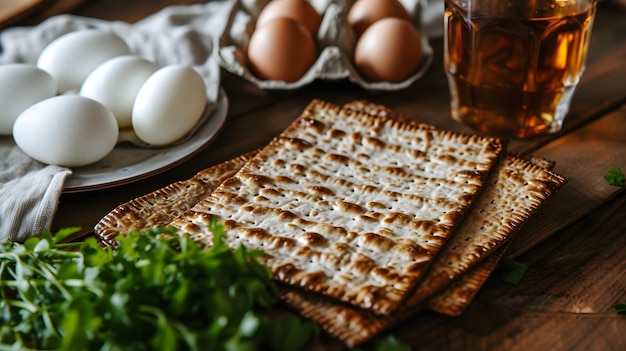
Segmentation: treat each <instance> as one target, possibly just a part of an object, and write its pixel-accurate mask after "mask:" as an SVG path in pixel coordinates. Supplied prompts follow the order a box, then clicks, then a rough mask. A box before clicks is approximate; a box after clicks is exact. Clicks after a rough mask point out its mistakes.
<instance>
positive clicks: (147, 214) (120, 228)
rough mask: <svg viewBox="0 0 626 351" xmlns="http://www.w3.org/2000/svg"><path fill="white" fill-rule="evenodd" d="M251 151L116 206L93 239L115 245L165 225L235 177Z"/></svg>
mask: <svg viewBox="0 0 626 351" xmlns="http://www.w3.org/2000/svg"><path fill="white" fill-rule="evenodd" d="M253 154H254V152H250V153H248V154H244V155H241V156H239V157H236V158H233V159H231V160H228V161H226V162H223V163H220V164H218V165H215V166H213V167H209V168H206V169H203V170H202V171H200V172H198V173H197V174H196V175H195V176H194V177H193V178H190V179H187V180H183V181H179V182H176V183H172V184H170V185H168V186H166V187H164V188H161V189H159V190H156V191H154V192H151V193H149V194H146V195H143V196H141V197H138V198H136V199H133V200H131V201H128V202H126V203H124V204H122V205H119V206H117V207H116V208H115V209H113V210H112V211H111V212H109V213H108V214H107V215H106V216H104V217H103V218H102V219H101V220H100V221H98V223H97V224H96V225H95V227H94V231H95V235H96V237H97V238H98V239H99V240H100V241H101V242H102V243H103V244H105V245H115V237H116V236H118V235H123V234H126V233H128V232H129V231H131V230H145V229H149V228H153V227H158V226H166V225H168V224H169V223H170V222H171V221H172V219H174V218H175V217H177V216H179V215H181V214H182V213H183V212H185V211H187V210H188V209H190V208H191V207H193V206H194V205H195V204H197V203H198V202H199V201H200V200H201V199H203V198H204V197H206V196H207V195H208V194H209V193H210V192H211V191H213V189H215V188H216V187H217V186H218V185H219V184H220V183H221V182H222V181H224V179H226V178H228V177H230V176H231V175H233V174H235V172H237V171H238V170H239V169H240V168H241V167H242V166H243V165H244V163H245V162H247V161H248V160H249V159H250V157H252V155H253Z"/></svg>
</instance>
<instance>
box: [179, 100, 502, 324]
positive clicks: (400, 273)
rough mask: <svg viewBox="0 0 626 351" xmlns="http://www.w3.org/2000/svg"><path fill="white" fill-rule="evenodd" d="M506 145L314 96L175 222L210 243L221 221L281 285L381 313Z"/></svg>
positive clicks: (409, 283) (407, 284) (434, 248)
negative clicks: (212, 221) (213, 221)
mask: <svg viewBox="0 0 626 351" xmlns="http://www.w3.org/2000/svg"><path fill="white" fill-rule="evenodd" d="M346 136H349V137H346ZM502 149H503V144H502V141H501V140H499V139H496V138H488V137H479V136H473V135H464V134H457V133H452V132H444V131H439V130H435V129H432V128H427V127H425V126H423V125H420V124H417V123H402V122H399V121H397V120H393V119H390V118H384V117H376V116H372V115H368V114H365V113H359V112H355V111H352V110H345V109H341V108H340V107H338V106H335V105H332V104H329V103H324V102H321V101H319V100H315V101H313V102H312V103H311V104H310V105H309V106H308V107H307V109H306V110H305V111H304V113H303V114H302V115H301V116H300V117H299V118H297V119H296V120H295V121H294V122H293V123H292V124H291V125H290V126H289V127H287V128H286V129H285V131H284V132H283V133H281V135H279V136H277V137H276V138H274V139H273V140H272V141H271V142H270V143H269V145H268V146H266V147H265V148H263V149H262V150H261V151H260V152H259V153H258V154H257V155H256V156H255V157H253V158H252V159H251V160H250V161H249V162H248V163H247V164H246V165H244V166H243V168H242V169H241V170H240V171H239V172H237V173H236V174H235V175H234V176H233V177H231V178H229V179H228V180H226V181H225V182H224V183H222V184H221V185H220V186H219V187H218V188H217V189H216V190H215V191H214V192H213V193H212V194H211V195H209V196H208V197H207V198H205V199H204V200H202V201H201V202H200V203H198V205H196V206H195V207H194V208H193V209H192V210H190V211H188V212H186V213H185V214H184V215H183V216H181V217H179V218H177V219H176V220H174V221H173V222H172V224H173V225H175V226H176V227H178V228H179V229H181V231H182V232H185V233H187V234H188V235H190V236H192V238H194V239H195V240H199V241H201V242H204V243H206V244H207V245H210V243H211V240H212V237H211V234H210V232H209V230H208V227H207V222H208V219H209V218H210V217H217V218H218V219H221V220H223V221H224V222H225V224H226V227H227V228H226V229H227V232H228V237H227V239H226V241H227V243H228V244H229V245H231V246H232V247H236V246H238V245H240V244H243V245H246V246H248V247H251V248H261V249H263V250H264V251H265V253H266V255H265V257H263V262H264V263H265V264H267V265H268V266H269V267H270V268H271V270H272V272H273V273H274V276H275V277H276V279H278V280H279V281H282V282H284V283H286V284H290V285H293V286H298V287H300V288H303V289H305V290H308V291H313V292H317V293H320V294H323V295H326V296H328V297H331V298H334V299H338V300H341V301H344V302H346V303H349V304H352V305H354V306H359V307H361V308H366V309H370V310H372V311H374V312H376V313H381V314H388V313H391V312H392V311H393V310H394V309H395V308H397V307H398V305H399V303H400V301H401V300H402V298H403V297H404V295H405V294H406V293H407V292H408V291H409V290H410V289H411V288H412V287H413V286H414V285H415V283H416V282H417V281H418V280H419V279H420V278H421V276H422V274H423V272H424V271H425V269H426V268H427V267H428V265H429V264H430V262H431V261H432V258H433V257H434V256H435V255H436V253H437V252H438V251H439V250H440V248H441V247H442V245H443V243H444V242H445V241H446V239H447V237H448V236H449V235H450V233H451V231H452V230H453V228H454V227H455V226H456V225H457V223H458V222H459V221H460V220H461V218H462V217H463V216H464V215H465V213H466V212H467V210H468V209H469V207H470V206H471V204H472V202H473V200H474V199H475V197H476V196H477V195H478V193H479V191H480V189H481V187H482V185H483V183H484V181H485V178H486V177H487V175H488V174H489V172H490V171H491V169H492V168H493V166H494V165H495V163H496V161H497V159H498V157H499V154H500V152H501V151H502ZM458 150H462V151H458ZM461 152H462V154H461ZM353 155H358V156H353ZM310 240H312V241H313V242H315V243H318V245H310ZM389 252H393V254H391V255H390V254H389Z"/></svg>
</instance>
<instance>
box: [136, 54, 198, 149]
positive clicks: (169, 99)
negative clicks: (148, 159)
mask: <svg viewBox="0 0 626 351" xmlns="http://www.w3.org/2000/svg"><path fill="white" fill-rule="evenodd" d="M206 103H207V96H206V86H205V84H204V81H203V80H202V77H201V76H200V74H199V73H197V72H196V71H195V70H194V69H193V68H191V67H189V66H184V65H170V66H165V67H163V68H160V69H159V70H158V71H156V72H155V73H154V74H153V75H151V76H150V78H148V80H147V81H146V82H145V83H144V85H143V86H142V87H141V89H140V90H139V94H137V98H136V99H135V105H134V106H133V116H132V122H133V123H132V124H133V129H134V131H135V133H136V134H137V136H138V137H139V138H140V139H141V140H143V141H145V142H146V143H148V144H152V145H166V144H170V143H173V142H175V141H177V140H179V139H181V138H182V137H184V136H185V135H187V134H188V133H189V132H190V131H191V130H192V129H193V127H194V126H195V125H196V124H197V122H198V120H199V119H200V117H201V116H202V113H203V111H204V108H205V106H206Z"/></svg>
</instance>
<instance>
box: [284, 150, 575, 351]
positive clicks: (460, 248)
mask: <svg viewBox="0 0 626 351" xmlns="http://www.w3.org/2000/svg"><path fill="white" fill-rule="evenodd" d="M564 183H565V179H564V178H563V177H561V176H560V175H557V174H555V173H553V172H550V171H548V170H546V169H544V168H541V167H538V166H535V165H533V164H531V163H530V162H528V161H524V160H522V159H519V158H517V157H514V156H508V157H506V159H505V160H504V161H503V162H502V163H501V164H499V165H498V167H497V169H496V173H494V175H493V176H492V181H490V182H488V183H487V185H486V186H485V189H484V191H483V193H482V195H481V196H480V198H479V200H478V201H477V203H476V205H475V207H474V208H473V209H472V211H471V213H470V214H469V215H468V217H467V218H466V219H465V221H464V222H463V223H462V224H461V226H460V228H459V230H458V231H457V232H456V233H455V235H454V236H453V237H452V238H451V239H450V240H449V241H448V243H446V246H445V247H444V249H442V251H441V252H440V254H439V255H440V256H438V257H437V259H436V260H435V262H434V263H433V265H432V266H431V269H430V270H429V272H428V273H427V274H426V275H425V277H424V279H423V280H422V281H421V282H420V284H419V286H418V287H417V288H416V290H414V291H413V292H412V293H411V295H410V296H409V297H408V299H407V300H406V301H405V302H404V303H403V306H402V308H401V309H400V310H399V311H398V313H397V314H395V315H393V316H384V317H383V316H377V315H374V314H372V313H369V312H367V311H362V310H358V309H355V308H351V307H349V306H346V305H339V304H334V303H333V302H332V301H330V300H328V299H323V298H321V297H318V296H314V295H310V294H305V293H303V292H302V291H299V290H296V289H290V290H285V291H284V292H283V298H284V299H285V301H287V302H288V303H289V304H290V305H291V306H293V307H294V308H295V309H296V310H297V311H299V312H300V313H302V314H303V315H305V316H307V317H310V318H312V319H314V320H317V321H318V322H319V323H320V325H321V326H322V327H323V328H324V329H325V330H326V331H327V332H328V333H329V334H331V335H333V336H335V337H337V338H340V339H341V340H343V341H344V342H346V343H347V344H348V345H349V346H354V345H357V344H360V343H363V342H365V341H367V340H369V338H371V337H373V336H374V335H376V334H378V333H380V332H382V331H383V330H385V329H386V328H389V327H391V326H392V325H395V324H396V323H398V321H400V320H402V319H403V318H406V317H407V316H409V315H411V314H413V313H415V312H416V311H418V310H419V309H421V308H423V307H426V306H423V305H424V304H423V302H424V299H425V298H427V297H431V296H432V294H434V293H435V292H437V291H440V290H441V289H443V288H445V287H447V286H449V285H450V284H451V283H452V281H453V280H454V279H455V278H458V277H460V276H461V275H462V274H464V273H468V272H472V274H473V277H474V278H470V280H468V281H467V283H468V284H470V285H463V286H461V287H460V289H463V290H456V289H457V288H458V287H457V288H453V290H451V291H450V292H449V293H450V294H456V293H458V294H461V293H464V294H468V296H469V294H470V293H472V292H473V293H475V292H476V291H477V290H478V288H480V286H481V285H482V282H484V279H486V277H485V274H487V275H488V274H490V273H491V271H492V269H493V267H491V266H487V264H486V266H485V268H487V269H477V270H475V271H470V269H471V268H472V267H475V266H476V264H477V263H478V262H480V261H481V260H482V259H484V258H485V257H489V253H493V250H495V249H496V248H498V247H502V244H503V243H504V242H505V240H506V239H507V238H508V237H510V236H511V235H512V234H514V233H515V232H516V231H517V230H519V228H520V227H521V225H522V224H523V223H524V221H525V220H526V219H528V218H529V217H530V216H531V215H532V214H533V213H534V212H536V211H537V210H538V209H539V207H540V206H541V205H542V204H543V203H544V202H545V201H546V200H547V199H548V198H549V196H550V195H551V194H553V193H554V192H555V191H556V190H557V189H558V188H560V187H561V186H562V185H563V184H564ZM466 239H467V240H466ZM496 261H497V260H496ZM479 268H480V267H479ZM443 293H446V292H445V291H444V292H443ZM472 296H473V295H472ZM447 298H448V301H452V302H454V303H455V304H458V305H460V304H461V303H462V301H461V300H462V296H460V295H459V299H455V298H456V296H448V297H447ZM445 299H446V298H445V297H444V298H443V300H444V301H441V300H440V301H434V302H433V306H434V307H435V308H436V309H437V310H440V311H446V308H447V307H446V306H445V305H444V304H443V302H445ZM450 308H451V309H452V308H454V306H450ZM457 308H458V306H457ZM335 316H340V317H338V318H337V317H335ZM346 321H349V322H346ZM354 326H358V327H359V328H360V329H354Z"/></svg>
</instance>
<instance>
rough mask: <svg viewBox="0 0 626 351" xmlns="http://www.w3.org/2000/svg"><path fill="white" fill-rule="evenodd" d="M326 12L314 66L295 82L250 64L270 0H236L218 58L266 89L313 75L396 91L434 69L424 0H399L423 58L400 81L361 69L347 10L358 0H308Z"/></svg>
mask: <svg viewBox="0 0 626 351" xmlns="http://www.w3.org/2000/svg"><path fill="white" fill-rule="evenodd" d="M309 1H310V2H311V4H312V5H313V7H314V8H315V9H316V10H317V11H318V13H320V14H321V15H322V22H321V25H320V28H319V30H318V32H317V36H316V38H315V40H316V44H317V52H318V54H317V59H316V60H315V62H314V63H313V65H312V66H311V67H310V68H309V70H308V71H307V72H306V73H305V74H304V75H303V76H302V77H301V78H300V79H298V80H297V81H295V82H284V81H277V80H264V79H261V78H259V77H256V76H255V75H254V73H253V72H252V71H251V70H250V68H249V65H248V63H247V48H248V42H249V39H250V37H251V35H252V33H253V31H254V27H255V22H256V18H257V17H258V15H259V13H260V12H261V10H262V9H263V7H264V6H266V5H267V3H268V2H269V0H234V1H233V2H232V8H231V10H230V13H229V18H228V21H227V25H226V27H225V30H224V32H223V33H222V35H221V36H220V38H219V40H218V48H217V57H218V62H219V64H220V66H221V67H223V68H224V69H225V70H226V71H228V72H230V73H232V74H235V75H237V76H239V77H241V78H243V79H245V80H247V81H249V82H250V83H252V84H254V85H256V86H257V87H259V88H261V89H267V90H291V89H297V88H299V87H302V86H305V85H307V84H310V83H311V82H313V81H314V80H318V79H319V80H342V79H348V80H350V81H351V82H353V83H354V84H357V85H359V86H361V87H362V88H365V89H367V90H381V91H385V90H387V91H392V90H399V89H403V88H406V87H408V86H410V85H411V84H413V83H414V82H415V81H416V80H418V79H419V78H420V77H422V75H424V73H425V72H426V71H427V69H428V68H429V66H430V64H431V62H432V58H433V49H432V48H431V46H430V44H429V42H428V38H427V37H426V36H425V35H424V34H423V33H422V31H421V27H422V15H423V10H422V2H423V1H422V0H400V2H401V3H402V4H403V5H404V7H405V8H406V9H407V11H408V12H409V14H410V15H411V18H412V23H413V25H414V26H415V27H416V28H417V30H418V31H419V32H420V34H421V38H422V52H423V54H422V58H421V62H420V64H419V66H418V68H417V70H416V72H414V73H413V74H412V75H411V76H410V77H408V78H407V79H405V80H403V81H400V82H384V81H382V82H370V81H367V80H366V79H365V78H363V77H362V75H361V74H360V73H359V71H358V70H357V68H356V67H355V66H354V62H353V51H354V46H355V43H356V36H355V34H354V32H353V30H352V29H351V28H350V27H349V26H348V24H347V20H346V17H347V14H348V11H349V10H350V7H351V6H352V4H353V3H354V1H355V0H309Z"/></svg>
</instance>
